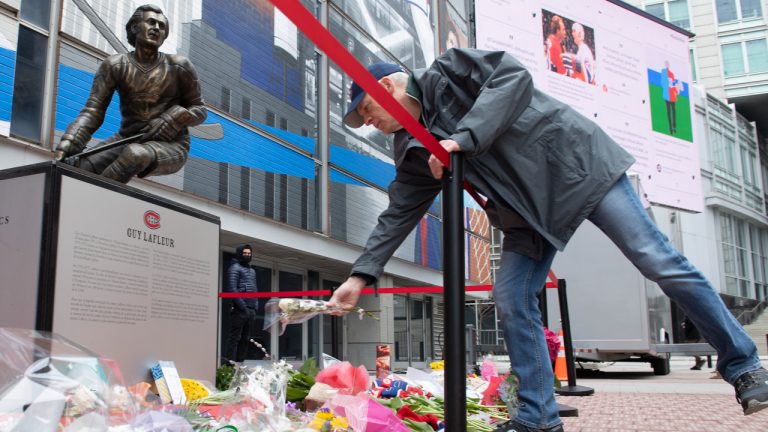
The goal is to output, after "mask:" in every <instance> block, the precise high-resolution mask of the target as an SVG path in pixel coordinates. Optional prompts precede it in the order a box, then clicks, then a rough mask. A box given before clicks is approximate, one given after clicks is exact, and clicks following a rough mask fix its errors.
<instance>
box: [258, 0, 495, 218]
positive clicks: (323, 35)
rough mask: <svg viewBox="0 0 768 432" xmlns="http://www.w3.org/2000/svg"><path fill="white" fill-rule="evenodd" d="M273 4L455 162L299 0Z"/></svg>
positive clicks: (471, 191)
mask: <svg viewBox="0 0 768 432" xmlns="http://www.w3.org/2000/svg"><path fill="white" fill-rule="evenodd" d="M272 4H274V5H275V7H276V8H278V9H280V11H281V12H282V13H283V14H284V15H285V16H286V17H287V18H288V19H290V20H291V21H293V23H294V24H295V25H296V27H298V28H299V29H301V31H302V32H303V33H304V34H305V35H306V36H307V37H308V38H309V39H310V40H311V41H312V42H314V43H315V45H317V47H318V48H320V49H321V50H323V52H325V53H326V55H328V57H330V58H331V59H332V60H333V61H334V62H335V63H336V64H337V65H338V66H339V67H340V68H341V69H342V70H343V71H344V72H346V73H347V75H349V76H350V77H351V78H352V79H353V80H354V81H355V82H356V83H357V84H358V85H360V87H362V88H363V90H365V92H366V93H368V94H369V95H371V97H372V98H373V99H374V100H376V102H378V103H379V104H380V105H381V107H382V108H384V109H385V110H387V112H388V113H390V114H391V115H392V117H394V118H395V120H397V121H398V122H399V123H400V124H401V125H402V126H403V127H404V128H405V129H406V130H407V131H408V132H410V133H411V135H413V137H414V138H416V139H417V140H419V142H421V143H422V144H423V145H424V147H426V149H427V150H429V152H430V153H432V154H433V155H435V157H437V158H438V159H439V160H440V162H442V163H443V165H445V166H447V167H448V166H450V165H451V159H450V157H449V156H448V152H447V151H446V150H445V149H444V148H443V146H442V145H440V143H439V142H438V141H437V139H435V137H434V136H432V134H431V133H429V131H428V130H427V129H426V128H424V126H422V125H421V123H419V121H418V120H416V119H415V118H413V116H411V115H410V114H409V113H408V111H406V109H405V108H403V106H402V105H400V104H399V103H398V102H397V101H396V100H395V99H394V98H393V97H392V96H390V94H389V93H388V92H387V91H386V90H385V89H384V87H382V86H381V85H380V84H379V82H378V81H377V80H376V78H374V76H373V75H371V74H370V73H369V72H368V69H366V68H365V66H363V65H362V64H360V62H358V61H357V59H356V58H355V57H354V56H353V55H352V54H350V53H349V51H347V50H346V48H344V46H342V45H341V43H340V42H339V41H338V40H337V39H336V38H335V37H334V36H333V35H332V34H331V32H329V31H328V30H327V29H326V28H325V27H323V25H322V24H321V23H320V21H318V20H317V18H315V16H314V15H312V14H311V13H310V12H309V11H308V10H307V9H306V8H305V7H304V5H303V4H301V2H300V1H299V0H272ZM464 189H466V191H467V192H468V193H469V194H470V195H471V196H472V198H474V199H475V201H477V203H478V204H480V206H481V207H483V208H484V207H485V199H483V198H482V197H481V196H480V195H479V194H478V193H477V192H476V191H475V189H474V188H473V187H472V185H471V184H469V183H468V182H467V181H466V180H465V181H464Z"/></svg>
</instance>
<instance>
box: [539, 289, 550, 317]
mask: <svg viewBox="0 0 768 432" xmlns="http://www.w3.org/2000/svg"><path fill="white" fill-rule="evenodd" d="M548 309H549V308H548V307H547V284H544V288H542V289H541V292H540V293H539V310H540V311H541V322H542V323H544V326H545V327H547V328H549V310H548Z"/></svg>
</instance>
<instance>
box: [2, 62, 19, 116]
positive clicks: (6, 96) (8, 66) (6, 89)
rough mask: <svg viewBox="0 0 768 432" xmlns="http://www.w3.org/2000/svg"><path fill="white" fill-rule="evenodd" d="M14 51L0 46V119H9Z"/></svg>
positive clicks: (14, 64)
mask: <svg viewBox="0 0 768 432" xmlns="http://www.w3.org/2000/svg"><path fill="white" fill-rule="evenodd" d="M15 69H16V51H12V50H9V49H5V48H0V121H11V103H12V101H13V76H14V71H15Z"/></svg>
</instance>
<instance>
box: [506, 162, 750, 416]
mask: <svg viewBox="0 0 768 432" xmlns="http://www.w3.org/2000/svg"><path fill="white" fill-rule="evenodd" d="M588 219H589V220H590V221H591V222H592V223H594V224H595V226H597V227H598V228H600V230H602V231H603V232H604V233H605V234H606V235H607V236H608V238H610V239H611V240H612V241H613V242H614V243H615V244H616V246H618V247H619V249H620V250H621V251H622V253H623V254H624V255H625V256H626V257H627V258H628V259H629V260H630V261H631V262H632V263H633V264H634V265H635V267H637V268H638V269H639V270H640V272H641V273H642V274H643V275H644V276H645V277H646V278H648V279H650V280H652V281H654V282H656V283H657V284H658V285H659V287H660V288H661V289H662V291H663V292H664V293H665V294H666V295H667V296H668V297H669V298H670V299H672V300H674V301H675V303H677V305H678V306H679V307H680V308H681V309H682V310H683V312H685V314H686V315H688V316H689V317H690V319H691V321H693V323H694V324H695V325H696V327H697V328H698V329H699V332H700V333H701V335H702V337H704V339H706V340H707V342H709V343H710V344H711V345H712V346H713V347H714V348H715V349H716V350H717V353H718V359H717V370H718V371H719V372H720V374H721V375H722V376H723V378H724V379H725V380H726V381H728V382H729V383H733V382H734V381H735V380H736V378H738V377H739V376H740V375H741V374H742V373H744V372H749V371H753V370H756V369H758V368H760V359H759V358H758V356H757V348H756V347H755V344H754V343H753V342H752V340H751V339H750V338H749V336H748V335H747V334H746V332H744V329H743V328H742V327H741V325H740V324H739V323H738V321H736V319H735V318H734V317H733V315H731V313H730V312H729V311H728V309H727V308H726V307H725V305H724V304H723V301H722V300H721V299H720V296H719V295H718V293H717V292H716V291H715V290H714V288H713V287H712V285H711V284H710V282H709V281H708V280H707V279H706V278H705V277H704V275H703V274H702V273H701V272H700V271H699V270H697V269H696V268H695V267H693V265H691V264H690V263H689V262H688V260H687V259H686V258H685V257H684V256H683V255H682V254H680V252H678V251H677V250H676V249H675V248H674V247H672V245H671V244H670V243H669V239H668V238H667V237H666V236H665V235H664V234H663V233H662V232H661V231H659V229H658V228H657V227H656V225H655V224H654V223H653V221H652V220H651V219H650V218H649V217H648V214H647V213H646V211H645V209H644V208H643V205H642V204H641V202H640V199H639V198H638V197H637V194H636V193H635V191H634V190H633V188H632V185H631V184H630V182H629V179H628V178H627V177H626V176H623V177H622V178H620V179H619V180H618V181H617V182H616V184H615V185H614V186H613V187H612V188H611V189H610V190H609V191H608V193H607V194H606V195H605V197H604V198H603V199H602V201H600V203H599V204H598V205H597V207H596V208H595V210H594V211H593V212H592V214H591V215H590V216H589V218H588ZM555 252H556V250H555V248H554V247H553V246H551V245H547V247H545V250H544V255H543V258H542V259H541V260H534V259H532V258H530V257H527V256H525V255H521V254H518V253H515V252H511V251H504V252H503V253H502V258H501V269H500V271H499V272H498V273H497V278H496V285H495V286H494V298H495V300H496V309H497V310H498V313H499V319H500V320H501V322H502V326H503V329H504V339H505V341H506V344H507V350H508V351H509V358H510V363H511V366H512V370H513V371H514V372H515V373H516V374H517V375H518V376H519V378H520V391H519V394H518V397H519V400H520V402H521V407H520V410H519V411H518V413H517V417H516V419H517V421H518V422H520V423H522V424H524V425H526V426H529V427H533V428H549V427H553V426H556V425H558V424H559V423H560V419H559V417H558V408H557V404H556V403H555V397H554V389H553V382H554V375H553V372H552V365H551V363H550V361H549V353H548V351H547V344H546V341H545V339H544V332H543V331H542V322H541V311H540V310H539V303H538V295H539V293H540V291H541V289H542V288H543V287H544V284H545V282H546V278H547V274H548V272H549V269H550V266H551V264H552V260H553V259H554V256H555Z"/></svg>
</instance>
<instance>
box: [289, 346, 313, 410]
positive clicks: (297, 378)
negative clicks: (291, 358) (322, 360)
mask: <svg viewBox="0 0 768 432" xmlns="http://www.w3.org/2000/svg"><path fill="white" fill-rule="evenodd" d="M319 371H320V369H318V368H317V362H316V361H315V359H314V358H312V357H310V358H308V359H307V360H306V361H305V362H304V364H303V365H301V368H299V370H298V371H290V372H289V373H290V378H288V386H287V388H286V391H285V399H286V400H288V401H289V402H298V403H302V402H304V399H305V398H306V397H307V395H308V394H309V390H310V389H311V388H312V386H313V385H315V377H316V376H317V373H318V372H319Z"/></svg>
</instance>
